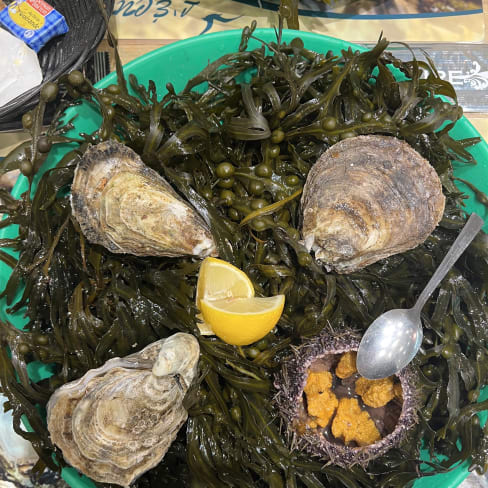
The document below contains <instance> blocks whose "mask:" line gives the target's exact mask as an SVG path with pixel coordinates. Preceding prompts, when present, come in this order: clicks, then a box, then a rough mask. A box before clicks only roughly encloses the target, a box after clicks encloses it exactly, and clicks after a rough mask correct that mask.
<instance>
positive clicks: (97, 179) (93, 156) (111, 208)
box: [71, 140, 216, 257]
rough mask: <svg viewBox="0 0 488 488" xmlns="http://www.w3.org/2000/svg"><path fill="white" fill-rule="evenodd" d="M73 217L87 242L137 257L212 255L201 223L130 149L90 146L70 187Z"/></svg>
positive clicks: (114, 144)
mask: <svg viewBox="0 0 488 488" xmlns="http://www.w3.org/2000/svg"><path fill="white" fill-rule="evenodd" d="M71 206H72V211H73V215H74V216H75V218H76V220H77V221H78V223H79V224H80V228H81V231H82V232H83V234H84V235H85V236H86V237H87V239H88V240H89V241H90V242H93V243H95V244H101V245H102V246H104V247H106V248H107V249H108V250H109V251H111V252H114V253H129V254H135V255H137V256H169V257H178V256H184V255H194V256H198V257H206V256H209V255H214V254H215V253H216V248H215V243H214V241H213V238H212V235H211V233H210V231H209V229H208V227H207V226H206V224H205V222H204V221H203V220H202V219H201V218H200V216H199V215H198V214H197V213H196V211H195V210H194V209H193V208H191V207H190V206H189V205H188V204H187V203H186V202H184V201H183V200H182V199H181V198H180V197H179V196H178V195H177V194H176V192H175V191H174V190H173V188H171V186H170V185H169V184H168V182H167V181H166V180H165V179H164V178H162V177H161V176H160V175H159V174H158V173H156V171H154V170H152V169H151V168H149V167H147V166H146V165H145V164H144V163H143V162H142V160H141V159H140V157H139V156H138V155H137V154H136V153H135V152H134V151H133V150H132V149H130V148H129V147H127V146H125V145H123V144H120V143H118V142H116V141H112V140H108V141H105V142H101V143H99V144H97V145H96V146H91V147H89V148H88V149H87V150H86V152H85V154H84V155H83V158H82V160H81V161H80V163H79V164H78V166H77V168H76V170H75V174H74V179H73V183H72V186H71Z"/></svg>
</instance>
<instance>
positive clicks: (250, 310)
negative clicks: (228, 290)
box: [200, 295, 285, 346]
mask: <svg viewBox="0 0 488 488" xmlns="http://www.w3.org/2000/svg"><path fill="white" fill-rule="evenodd" d="M284 306H285V296H284V295H276V296H273V297H267V298H257V297H247V298H224V299H220V300H207V299H200V310H201V312H202V315H203V319H204V321H205V323H206V324H209V325H210V327H211V328H212V330H213V332H214V333H215V335H216V336H218V337H219V338H220V339H222V340H223V341H224V342H227V343H228V344H232V345H234V346H246V345H248V344H252V343H253V342H256V341H258V340H259V339H262V338H263V337H264V336H265V335H266V334H267V333H268V332H269V331H270V330H271V329H272V328H273V327H274V326H275V325H276V324H277V322H278V320H279V319H280V317H281V314H282V313H283V307H284Z"/></svg>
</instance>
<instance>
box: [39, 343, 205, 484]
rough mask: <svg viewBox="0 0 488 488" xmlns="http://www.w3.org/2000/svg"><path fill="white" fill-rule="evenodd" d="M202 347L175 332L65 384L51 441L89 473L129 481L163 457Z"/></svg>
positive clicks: (51, 420) (55, 404) (53, 401)
mask: <svg viewBox="0 0 488 488" xmlns="http://www.w3.org/2000/svg"><path fill="white" fill-rule="evenodd" d="M199 353H200V348H199V345H198V341H197V339H196V338H195V337H194V336H192V335H190V334H184V333H177V334H174V335H173V336H171V337H169V338H167V339H163V340H159V341H157V342H154V343H152V344H150V345H149V346H147V347H146V348H144V349H143V350H142V351H140V352H138V353H136V354H132V355H130V356H127V357H125V358H114V359H110V360H109V361H107V362H106V363H105V364H104V365H103V366H101V367H100V368H97V369H93V370H90V371H88V372H87V373H86V374H85V375H84V376H83V377H82V378H80V379H78V380H76V381H73V382H71V383H67V384H65V385H63V386H62V387H61V388H59V389H58V390H56V391H55V392H54V394H53V395H52V397H51V398H50V399H49V403H48V405H47V423H48V429H49V432H50V434H51V439H52V441H53V443H54V444H56V445H57V446H58V447H60V448H61V450H62V452H63V456H64V458H65V459H66V461H67V462H68V463H69V464H71V465H72V466H74V467H75V468H77V469H78V470H79V471H81V472H82V473H83V474H85V475H87V476H89V477H90V478H92V479H94V480H96V481H100V482H102V483H116V484H119V485H122V486H128V485H130V484H131V483H132V482H133V481H134V480H135V479H136V478H137V477H139V476H140V475H141V474H143V473H144V472H145V471H147V470H149V469H151V468H153V467H154V466H156V465H157V464H158V463H159V462H160V461H161V459H162V458H163V457H164V455H165V454H166V451H167V450H168V448H169V446H170V445H171V443H172V442H173V441H174V439H175V438H176V435H177V433H178V430H179V429H180V427H181V426H182V425H183V424H184V423H185V421H186V419H187V417H188V413H187V411H186V410H185V408H184V406H183V404H182V402H183V398H184V396H185V393H186V391H187V390H188V388H189V387H190V384H191V382H192V380H193V378H194V377H195V375H196V372H197V365H198V358H199Z"/></svg>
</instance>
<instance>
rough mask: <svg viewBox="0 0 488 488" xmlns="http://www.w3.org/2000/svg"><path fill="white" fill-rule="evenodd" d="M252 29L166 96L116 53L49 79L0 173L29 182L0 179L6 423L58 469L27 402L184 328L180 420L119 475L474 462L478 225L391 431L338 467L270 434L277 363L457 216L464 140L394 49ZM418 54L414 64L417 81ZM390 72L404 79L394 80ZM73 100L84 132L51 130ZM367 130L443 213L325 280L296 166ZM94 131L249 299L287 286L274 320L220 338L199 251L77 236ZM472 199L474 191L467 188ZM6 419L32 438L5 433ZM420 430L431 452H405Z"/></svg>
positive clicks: (241, 478) (442, 244)
mask: <svg viewBox="0 0 488 488" xmlns="http://www.w3.org/2000/svg"><path fill="white" fill-rule="evenodd" d="M287 5H288V4H287V3H286V2H283V5H282V7H281V8H282V9H285V7H286V6H287ZM291 7H293V2H291V3H290V5H288V8H291ZM285 10H286V9H285ZM285 13H286V12H285ZM289 13H290V15H289V16H288V17H287V18H288V21H289V22H291V23H293V21H294V18H293V16H292V14H291V10H290V12H289ZM285 17H286V16H285ZM289 25H290V24H289ZM254 27H255V25H253V26H251V27H250V28H246V29H244V31H243V35H242V42H241V46H240V49H239V52H237V53H231V54H228V55H225V56H223V57H222V58H220V59H219V60H217V61H215V62H213V63H210V64H209V65H208V67H207V68H205V69H204V70H203V72H202V73H200V74H199V75H197V76H195V77H194V78H193V79H192V80H189V81H188V83H187V85H186V88H185V89H184V90H183V91H182V92H181V93H176V92H175V90H174V89H173V87H172V86H171V85H168V87H167V88H168V93H167V94H166V95H165V96H164V97H163V98H162V99H160V100H159V101H158V94H157V93H156V89H155V85H154V83H152V82H151V83H149V86H148V87H147V88H146V87H143V86H141V85H139V83H138V81H137V79H136V78H135V77H134V76H132V75H131V76H130V78H129V84H127V81H126V80H125V78H124V77H123V74H122V71H121V68H120V62H119V63H118V84H117V85H112V86H110V87H108V88H105V89H102V90H99V89H96V88H94V87H93V86H92V85H91V84H90V83H89V82H88V81H87V80H85V79H84V78H83V77H82V75H81V73H80V74H79V75H81V77H80V76H79V75H78V74H75V75H73V74H70V75H67V76H63V77H61V78H60V80H59V82H58V85H59V86H60V87H63V88H65V89H66V91H67V93H68V96H67V98H66V99H65V101H64V102H63V104H62V106H61V107H60V108H59V110H58V113H57V116H56V117H55V119H54V122H53V123H52V124H51V126H50V127H49V128H48V129H47V132H46V133H45V134H41V132H42V130H41V121H42V112H43V110H44V106H45V103H46V102H45V100H42V101H41V104H40V106H39V107H38V108H37V109H36V110H35V111H34V113H33V114H30V115H29V117H26V118H25V126H26V127H27V128H28V129H29V130H30V132H31V135H32V141H31V142H30V143H29V144H24V145H22V146H20V147H19V148H17V149H15V150H14V151H12V153H11V154H10V155H9V156H7V158H5V160H4V162H3V163H2V166H1V167H0V173H1V172H4V171H7V170H11V169H16V168H18V169H20V170H21V171H22V172H23V174H24V175H25V176H26V177H27V178H28V181H29V191H26V192H25V193H24V194H23V195H22V196H21V198H19V199H18V200H15V199H13V198H12V197H11V196H10V195H8V193H6V192H2V193H1V198H2V201H3V204H2V207H1V211H2V212H3V213H4V214H6V217H5V218H4V220H3V221H2V223H1V224H0V225H1V227H6V226H9V225H14V224H15V225H17V226H18V229H19V231H18V232H19V234H18V237H17V238H12V239H6V240H3V241H1V242H0V245H1V246H2V247H4V248H8V249H10V250H13V251H15V252H16V253H17V254H16V256H17V257H12V256H11V255H10V251H9V253H6V252H4V251H1V254H0V259H1V260H3V261H4V262H6V263H7V264H8V265H9V266H10V267H11V268H12V273H11V275H10V278H9V281H8V283H7V285H6V287H5V289H4V290H3V291H2V297H3V298H4V299H5V301H6V303H7V304H8V307H9V311H10V312H19V311H21V312H24V313H25V317H26V319H27V325H26V326H25V328H24V330H18V329H15V328H14V327H13V326H11V325H10V324H9V323H8V322H3V323H2V324H1V326H0V342H1V344H2V345H3V346H4V347H2V348H0V385H1V386H0V390H1V391H2V392H3V393H4V394H5V395H6V396H7V397H8V400H9V401H8V404H7V408H8V409H12V410H13V412H14V427H15V429H16V430H17V431H18V432H19V433H20V435H22V436H24V437H26V438H28V439H29V440H30V441H31V442H32V444H33V446H34V448H35V449H36V451H37V452H38V453H39V456H40V459H41V461H40V464H39V466H38V468H39V469H42V467H43V466H44V465H46V466H49V467H50V468H52V469H59V467H60V466H63V465H64V461H63V458H62V455H61V453H60V452H59V451H58V450H57V449H56V448H55V447H54V446H53V445H52V444H51V441H50V439H49V434H48V431H47V428H46V425H45V421H44V418H43V417H42V415H41V414H40V410H39V407H40V408H44V407H45V406H46V403H47V401H48V399H49V397H50V395H51V394H52V393H53V392H54V390H55V389H56V388H58V387H59V386H60V385H62V384H64V383H66V382H68V381H71V380H73V379H76V378H79V377H80V376H82V375H83V374H84V373H85V372H86V371H87V370H88V369H90V368H95V367H98V366H100V365H102V364H103V363H104V362H105V361H107V360H108V359H110V358H113V357H115V356H125V355H127V354H130V353H133V352H135V351H137V350H140V349H141V348H142V347H144V346H145V345H147V344H148V343H151V342H153V341H155V340H157V339H159V338H163V337H167V336H168V335H171V334H172V333H174V332H176V331H184V332H190V333H193V334H195V335H196V336H197V337H198V339H199V342H200V346H201V361H200V376H199V382H198V384H197V385H195V387H194V388H193V389H192V393H191V401H190V399H188V405H189V420H188V423H187V425H186V429H182V430H181V431H180V433H179V435H178V438H177V440H176V441H175V442H174V443H173V445H172V446H171V448H170V450H169V452H168V453H167V455H166V456H165V458H164V459H163V461H162V462H161V463H160V464H159V465H158V466H157V467H156V468H154V469H153V470H151V471H149V472H148V473H146V474H145V475H143V476H142V477H141V478H139V479H138V480H137V481H136V482H135V484H134V486H135V487H138V488H146V487H147V488H150V487H159V486H162V485H164V486H191V487H195V488H198V487H206V488H210V487H216V488H221V487H226V486H227V487H273V488H274V487H285V486H286V487H310V488H324V487H328V486H332V487H340V486H344V487H348V488H361V487H375V486H383V487H391V486H394V487H405V486H410V485H411V484H412V483H413V481H414V480H415V479H417V478H418V477H421V476H431V475H432V474H435V473H440V472H446V471H447V470H449V469H451V468H452V467H453V466H455V465H456V464H457V463H458V462H460V461H463V460H466V459H470V463H471V469H475V470H477V471H479V472H483V471H485V470H486V469H487V462H488V458H487V456H488V447H487V441H486V436H485V430H486V428H485V429H482V428H481V427H480V425H479V421H477V416H476V413H477V412H480V411H481V410H485V409H486V408H487V404H486V402H482V403H476V401H477V399H478V395H479V391H480V389H481V388H482V387H483V386H484V385H485V384H487V382H488V377H487V375H488V353H487V351H486V345H487V341H488V329H487V328H486V325H485V324H486V321H487V297H486V292H487V283H488V250H487V247H486V245H485V244H484V243H483V238H484V236H482V237H481V236H480V237H479V238H477V239H476V240H475V241H474V243H473V244H472V245H471V246H470V248H469V249H468V251H467V252H466V253H465V255H464V256H463V257H462V258H461V259H460V260H459V261H458V263H457V264H456V266H455V267H454V268H453V269H452V270H451V272H450V274H449V276H448V277H447V278H446V280H444V281H443V283H442V285H441V287H440V289H439V290H438V291H437V292H436V293H435V295H434V296H433V297H432V298H431V299H430V301H429V303H428V304H427V306H426V307H425V308H424V312H423V318H424V324H425V334H424V341H423V344H422V349H421V351H420V353H419V355H418V357H417V358H416V359H415V362H414V367H415V368H416V369H417V371H418V374H419V378H420V384H421V387H420V393H421V398H420V410H419V423H418V425H417V426H416V428H415V429H413V430H412V432H410V433H409V436H408V438H407V440H406V441H405V442H404V443H403V444H402V445H401V446H398V447H395V448H393V449H391V450H390V451H389V452H388V453H386V454H385V455H383V456H381V457H380V458H377V459H375V460H373V461H371V462H370V463H369V465H368V466H367V467H366V469H363V468H361V467H359V466H352V467H350V468H349V469H347V470H345V469H342V468H340V467H337V466H333V465H324V464H323V463H322V462H320V461H319V460H316V459H314V458H313V457H310V456H309V455H307V454H306V453H303V452H300V451H297V450H296V449H295V448H294V444H293V442H292V439H288V438H287V436H286V435H285V431H284V429H283V428H282V425H281V422H280V419H279V417H278V416H277V412H276V409H275V408H274V403H273V396H274V388H273V381H274V374H275V372H276V371H277V370H278V368H279V365H280V363H281V362H282V361H284V360H286V357H287V356H288V355H289V354H290V352H291V350H292V348H293V347H295V346H297V345H298V344H300V343H301V341H302V340H303V339H304V338H307V337H311V336H314V335H316V334H318V333H320V332H321V331H323V330H325V331H327V330H329V331H334V332H340V331H341V330H343V329H348V330H349V329H351V328H354V329H356V330H358V331H359V332H361V331H362V330H364V329H365V328H366V327H367V326H368V325H369V323H370V322H371V320H372V319H373V318H374V317H375V316H377V315H379V314H380V313H382V312H383V311H385V310H387V309H390V308H399V307H407V306H411V305H412V304H413V303H414V301H415V298H416V296H417V295H418V293H419V292H420V290H421V289H422V288H423V287H424V285H425V284H426V282H427V280H428V279H429V277H430V275H431V274H432V272H433V270H434V269H435V268H436V267H437V265H438V263H439V262H440V260H441V259H442V257H443V256H444V254H445V252H446V250H447V249H448V248H449V247H450V245H451V244H452V242H453V241H454V239H455V238H456V236H457V234H458V232H459V229H460V228H461V227H462V226H463V224H464V222H465V219H466V215H465V213H464V211H463V209H462V206H461V205H462V200H463V195H462V194H461V193H460V192H459V190H457V188H456V187H455V186H454V184H453V176H452V162H453V161H460V162H464V163H466V164H469V163H473V162H474V161H473V160H472V157H471V156H470V154H469V153H468V152H467V151H466V148H467V147H469V146H470V145H472V144H475V143H476V142H478V140H477V139H469V140H464V141H454V140H453V139H452V138H451V137H450V136H449V133H448V132H447V130H445V129H441V127H443V125H444V124H445V123H446V121H448V123H449V124H450V125H449V127H451V126H452V124H453V123H455V121H456V120H458V119H459V118H460V117H461V110H460V109H459V106H458V105H457V101H456V98H455V94H454V91H453V90H452V87H451V86H450V85H449V84H447V83H446V82H445V81H442V80H441V79H440V78H439V76H438V73H437V72H436V70H435V67H434V66H433V65H432V64H429V63H423V64H421V63H420V62H419V61H417V60H415V59H413V60H412V61H409V62H402V61H400V60H398V59H396V58H395V57H394V56H393V55H392V54H390V53H388V52H387V51H386V48H387V46H388V42H387V41H386V40H385V39H380V41H379V42H378V45H377V46H376V47H375V48H373V49H372V50H371V51H368V52H365V53H362V54H360V53H358V52H354V51H353V50H351V49H350V50H347V51H343V52H342V53H341V55H339V56H333V55H332V53H314V52H312V51H309V50H307V49H306V48H305V47H304V46H303V42H301V40H300V39H298V38H297V39H295V40H294V41H292V42H291V43H290V44H289V45H286V44H284V43H282V42H281V41H280V32H278V40H277V42H273V43H269V44H266V43H264V42H262V46H261V47H260V48H258V49H254V50H251V51H248V50H247V44H248V40H249V39H250V38H251V37H252V36H253V30H254ZM111 42H112V43H115V40H114V39H112V40H111ZM421 66H422V68H423V69H424V70H426V71H427V73H428V76H427V77H426V78H425V77H423V78H421V77H420V71H421V70H420V67H421ZM392 67H394V68H396V69H399V70H400V72H401V73H402V75H403V77H402V79H401V81H397V79H396V78H395V77H394V76H393V74H392V71H391V69H392ZM243 74H247V75H249V76H248V78H249V80H250V81H248V82H247V84H245V85H243V84H240V83H239V80H240V79H242V75H243ZM202 83H206V84H202ZM129 87H130V89H131V90H132V92H130V91H129ZM196 88H199V91H197V90H195V89H196ZM436 94H444V95H448V96H450V97H451V102H450V103H447V102H444V101H442V100H440V99H438V98H437V97H436ZM70 96H72V97H73V98H72V99H70V98H69V97H70ZM80 100H84V101H85V102H88V103H90V104H92V105H93V107H94V108H95V109H96V110H98V112H99V113H100V114H101V115H102V117H103V122H102V124H101V126H100V128H99V129H98V130H97V131H95V132H94V133H93V134H80V137H79V138H78V139H73V138H68V137H66V136H65V135H64V134H65V133H66V131H67V130H68V129H70V128H71V127H72V124H71V121H70V122H67V123H66V124H64V125H63V124H62V122H61V120H62V115H63V112H64V109H65V108H66V107H68V106H73V105H76V104H78V103H79V102H80ZM372 133H374V134H388V135H393V136H396V137H400V138H402V139H405V140H406V141H407V142H408V143H409V144H410V145H411V146H412V147H414V148H415V149H416V150H417V151H419V152H420V153H421V154H422V155H423V156H424V157H426V158H427V159H428V160H429V161H430V162H431V164H432V165H433V167H434V168H435V169H436V171H437V172H438V173H439V176H440V178H441V181H442V182H443V184H444V191H445V194H446V209H445V214H444V218H443V220H442V221H441V223H440V225H439V226H438V227H437V228H436V230H435V231H434V232H433V233H432V235H431V236H430V237H429V238H428V239H427V240H426V241H425V242H424V243H423V244H422V245H420V246H418V247H417V248H416V249H413V250H411V251H408V252H406V253H403V254H400V255H395V256H391V257H390V258H387V259H384V260H382V261H380V262H377V263H375V264H373V265H371V266H368V267H367V268H366V269H364V270H361V271H359V272H356V273H352V274H349V275H336V274H335V273H329V272H327V271H326V270H325V269H324V268H323V267H321V266H320V265H319V264H318V263H316V262H315V260H314V259H313V256H311V255H310V254H309V253H308V252H307V250H306V249H305V248H304V246H303V245H302V243H301V242H300V233H299V227H300V209H299V201H298V196H299V195H300V192H301V189H302V187H303V184H304V182H305V179H306V176H307V173H308V170H309V169H310V167H311V166H312V165H313V164H314V162H315V160H316V159H317V157H318V156H319V155H320V154H321V153H322V152H323V151H325V150H326V149H327V148H328V147H329V146H330V145H332V144H334V143H335V142H337V141H339V140H340V139H342V138H345V137H351V136H354V135H359V134H372ZM41 138H44V139H42V142H41ZM108 138H116V139H122V140H123V141H124V143H125V144H127V145H128V146H129V147H132V148H133V149H134V150H136V151H137V152H138V153H139V154H141V156H142V158H143V160H144V161H145V163H146V164H148V165H149V166H151V167H152V168H154V169H155V170H156V171H158V172H160V173H161V174H162V175H163V176H164V177H165V178H166V179H167V180H168V181H169V182H170V183H171V184H172V185H173V186H174V188H175V189H176V190H177V191H178V192H179V193H180V194H181V195H182V196H184V197H185V198H186V199H187V200H188V201H189V202H190V203H191V204H192V205H193V207H194V208H195V209H196V211H197V212H198V213H199V214H200V215H201V216H202V218H203V219H204V220H205V221H206V222H207V223H208V224H209V226H210V228H211V231H212V234H213V237H214V239H215V241H216V243H217V248H218V251H219V255H220V257H222V258H223V259H226V260H228V261H230V262H232V263H233V264H235V265H236V266H238V267H240V268H241V269H243V270H244V271H245V272H246V273H247V274H248V275H249V277H250V279H251V280H252V282H253V284H254V287H255V289H256V292H257V294H259V295H264V296H268V295H273V294H276V293H284V294H285V295H286V306H285V310H284V313H283V316H282V318H281V319H280V322H279V323H278V325H277V327H276V328H275V329H274V330H273V331H272V332H271V333H270V334H268V336H266V337H265V338H264V339H263V340H261V341H259V342H258V343H257V344H253V345H251V346H248V347H243V348H236V347H233V346H230V345H228V344H225V343H223V342H221V341H220V340H219V339H217V338H208V337H201V336H200V335H199V331H198V328H197V327H196V319H195V315H196V313H197V310H196V308H195V305H194V303H195V300H194V298H195V297H194V294H195V285H196V280H197V275H198V269H199V265H200V261H199V260H197V259H194V258H191V257H187V258H179V259H174V258H151V257H147V258H141V257H135V256H130V255H115V254H111V253H110V252H108V251H107V250H106V249H104V248H103V247H100V246H98V245H93V244H91V243H90V242H89V241H87V240H86V239H85V237H84V236H83V234H82V233H81V231H80V228H79V226H78V224H77V222H76V220H75V219H74V218H73V216H72V213H71V206H70V201H69V197H68V196H67V193H68V191H69V187H70V183H71V181H72V178H73V171H74V168H75V166H76V164H77V162H78V161H79V159H80V157H82V155H83V153H84V151H85V150H86V148H87V147H88V144H90V143H97V142H99V141H102V140H105V139H108ZM58 143H65V144H70V145H71V146H70V147H72V149H71V151H70V152H68V154H67V155H66V156H65V157H64V158H62V160H60V161H59V163H58V164H57V166H56V167H55V168H53V169H51V170H49V171H47V172H45V173H44V174H42V176H41V175H40V174H37V172H38V170H39V168H40V167H41V166H42V162H43V161H44V160H45V157H46V155H47V154H48V153H49V151H50V148H51V147H52V145H53V144H58ZM41 151H42V152H41ZM222 162H230V163H232V166H233V168H234V170H233V174H232V175H231V176H229V178H219V177H218V176H217V167H218V165H219V164H221V163H222ZM34 182H35V183H36V184H37V187H36V190H35V192H33V191H31V188H33V185H34ZM225 192H227V193H225ZM477 195H478V194H477ZM478 198H480V200H481V201H484V200H483V198H484V199H486V197H484V196H482V194H481V193H480V194H479V195H478ZM21 287H23V292H22V294H21V296H20V298H19V297H18V292H19V289H20V288H21ZM34 361H40V362H41V363H44V364H49V365H52V368H53V375H52V376H51V377H50V378H49V379H45V380H42V381H40V382H37V383H35V382H33V381H32V380H31V379H29V376H28V374H27V366H28V364H29V363H32V362H34ZM22 415H25V417H26V418H27V419H28V421H29V423H30V425H31V427H32V429H33V431H32V432H29V433H26V432H24V431H23V430H21V429H20V418H21V416H22ZM458 440H460V443H457V441H458ZM422 442H423V443H424V446H425V447H426V448H427V449H428V450H429V452H430V454H431V459H430V461H421V460H420V459H419V450H420V447H421V445H422ZM459 446H460V447H459ZM440 455H442V456H443V458H442V460H440V458H439V456H440ZM421 466H424V467H425V466H429V469H430V471H428V472H427V471H423V470H421Z"/></svg>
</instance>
